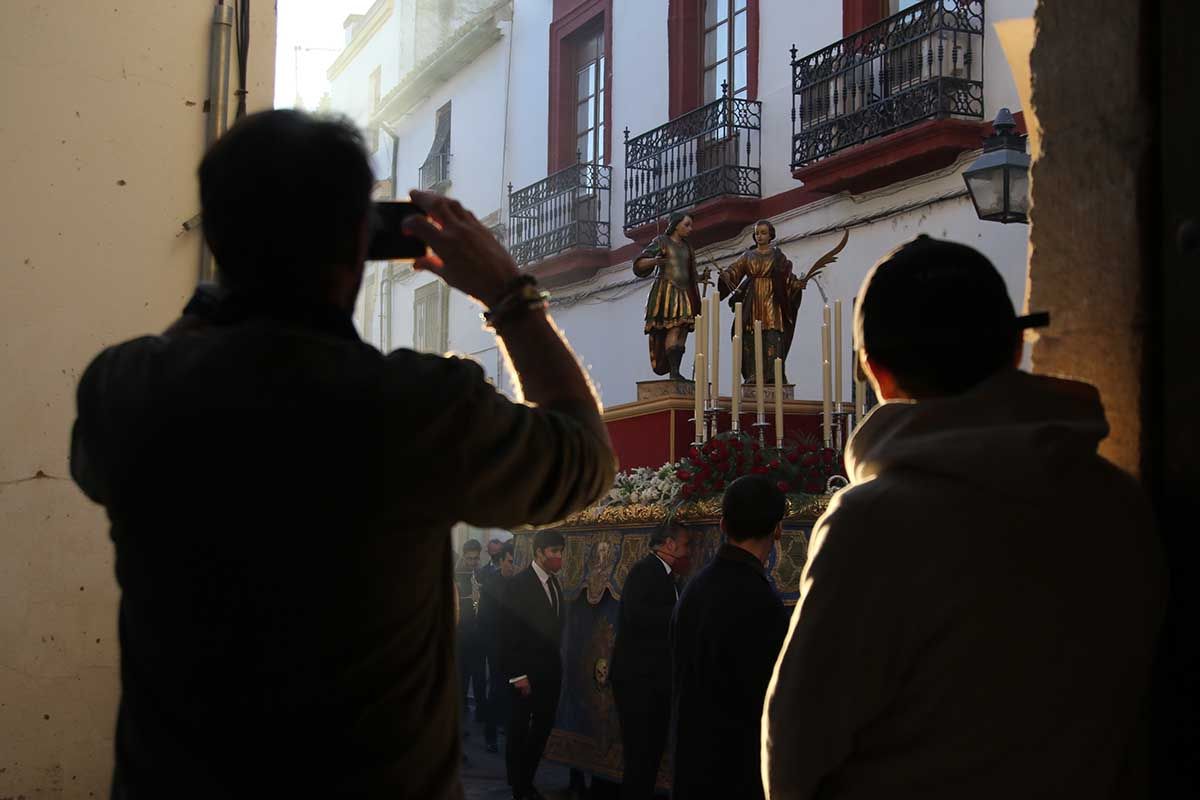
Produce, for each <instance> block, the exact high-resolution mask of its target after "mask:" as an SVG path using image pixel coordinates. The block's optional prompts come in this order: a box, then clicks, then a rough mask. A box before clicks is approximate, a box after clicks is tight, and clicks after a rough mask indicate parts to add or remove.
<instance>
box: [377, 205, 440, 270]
mask: <svg viewBox="0 0 1200 800" xmlns="http://www.w3.org/2000/svg"><path fill="white" fill-rule="evenodd" d="M424 213H425V212H423V211H421V209H419V208H417V206H415V205H413V204H412V203H409V202H405V201H402V200H396V201H389V202H380V203H372V204H371V241H370V243H369V244H368V245H367V260H368V261H398V260H411V259H414V258H420V257H421V256H423V255H425V253H426V246H425V242H423V241H421V240H420V239H418V238H416V237H415V236H406V235H404V233H403V231H402V230H401V227H400V226H401V223H403V222H404V219H405V218H406V217H409V216H412V215H413V214H424Z"/></svg>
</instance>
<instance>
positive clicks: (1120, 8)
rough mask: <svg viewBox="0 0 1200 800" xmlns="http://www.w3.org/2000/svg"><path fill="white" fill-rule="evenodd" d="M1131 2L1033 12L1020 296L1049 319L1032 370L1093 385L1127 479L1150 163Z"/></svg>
mask: <svg viewBox="0 0 1200 800" xmlns="http://www.w3.org/2000/svg"><path fill="white" fill-rule="evenodd" d="M1139 5H1140V4H1138V3H1130V2H1127V0H1095V2H1091V3H1056V2H1042V3H1039V5H1038V10H1037V17H1036V19H1037V25H1038V39H1037V43H1036V45H1035V47H1034V50H1033V53H1032V56H1031V63H1032V66H1033V74H1034V78H1033V103H1034V107H1035V108H1036V110H1037V116H1038V120H1039V122H1040V124H1041V127H1042V131H1043V136H1042V144H1041V149H1042V153H1041V154H1040V158H1038V159H1037V160H1036V161H1035V163H1034V167H1033V206H1034V207H1033V211H1032V231H1031V259H1030V266H1029V301H1028V302H1029V307H1030V308H1031V309H1034V310H1048V311H1050V312H1051V315H1052V320H1051V322H1052V324H1051V326H1050V327H1049V328H1048V329H1046V330H1045V331H1043V332H1042V334H1041V335H1040V337H1039V338H1038V339H1037V341H1036V343H1035V345H1034V348H1033V367H1034V370H1035V371H1037V372H1042V373H1050V374H1063V375H1070V376H1073V377H1077V378H1080V379H1083V380H1086V381H1088V382H1090V383H1093V384H1095V385H1096V386H1097V387H1098V388H1099V389H1100V392H1101V395H1102V396H1103V400H1104V405H1105V408H1106V411H1107V414H1108V421H1109V424H1110V425H1111V426H1112V433H1111V435H1110V436H1109V438H1108V439H1107V440H1106V441H1105V442H1104V443H1103V444H1102V446H1101V452H1102V453H1103V454H1104V455H1105V456H1106V457H1108V458H1109V459H1111V460H1113V461H1114V462H1116V463H1117V464H1119V465H1120V466H1121V467H1123V468H1125V469H1127V470H1129V471H1130V472H1133V473H1135V474H1137V473H1138V471H1139V469H1138V467H1139V464H1138V461H1139V457H1140V452H1141V448H1140V437H1141V423H1140V419H1141V416H1142V414H1141V411H1142V409H1141V405H1142V363H1143V348H1144V344H1143V340H1144V335H1145V317H1144V314H1143V312H1142V310H1141V309H1142V297H1141V295H1142V288H1143V270H1144V267H1143V263H1142V258H1143V256H1142V252H1143V246H1144V242H1143V235H1144V230H1143V226H1144V224H1145V223H1144V220H1143V219H1142V217H1141V214H1140V211H1139V206H1140V202H1139V194H1140V192H1141V188H1142V185H1143V180H1144V179H1145V176H1146V175H1147V170H1149V169H1150V168H1151V161H1150V159H1149V156H1150V152H1149V147H1150V145H1151V138H1150V134H1151V131H1150V121H1151V118H1150V113H1151V111H1152V108H1151V106H1150V105H1149V102H1148V96H1147V93H1146V92H1145V91H1144V88H1143V81H1144V72H1143V66H1144V65H1143V59H1142V55H1141V48H1142V46H1143V44H1142V40H1143V38H1144V35H1145V32H1144V30H1143V20H1142V18H1141V12H1140V10H1139V8H1138V6H1139Z"/></svg>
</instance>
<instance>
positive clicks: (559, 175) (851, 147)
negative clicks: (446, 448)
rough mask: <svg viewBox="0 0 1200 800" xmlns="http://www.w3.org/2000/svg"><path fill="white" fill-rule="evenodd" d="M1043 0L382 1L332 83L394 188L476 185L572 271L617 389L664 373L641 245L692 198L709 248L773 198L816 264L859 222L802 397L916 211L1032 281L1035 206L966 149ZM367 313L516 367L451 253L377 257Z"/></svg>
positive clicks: (735, 246) (560, 307)
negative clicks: (1016, 212) (993, 185)
mask: <svg viewBox="0 0 1200 800" xmlns="http://www.w3.org/2000/svg"><path fill="white" fill-rule="evenodd" d="M1034 5H1035V0H499V1H498V2H488V1H487V0H379V1H378V2H376V3H375V4H374V5H373V6H372V7H371V9H370V10H369V11H368V12H367V13H366V14H364V15H362V16H360V17H351V18H350V19H349V20H347V45H346V49H345V51H344V52H343V53H342V54H341V55H340V56H339V58H338V59H337V61H336V62H335V63H334V65H333V66H332V67H331V69H330V71H329V77H330V81H331V85H332V88H331V97H332V106H333V108H334V109H335V110H336V111H339V112H342V113H345V114H347V115H349V116H350V117H351V118H352V119H354V120H355V121H356V122H357V123H358V124H360V125H361V126H362V127H363V128H364V130H366V131H368V137H367V138H368V141H369V142H370V143H371V145H372V147H373V148H374V150H375V153H374V160H375V169H376V173H377V176H378V178H379V179H380V187H379V192H380V195H381V196H391V194H392V192H393V191H394V190H395V189H398V190H399V191H398V194H399V195H400V196H403V195H404V194H405V193H406V192H407V190H408V188H410V187H427V188H433V189H435V190H438V191H444V192H445V193H447V194H449V195H452V196H454V197H456V198H458V199H459V200H460V201H461V202H462V203H463V204H464V205H465V206H466V207H468V208H470V209H472V210H473V211H474V212H475V213H476V214H477V215H478V216H479V217H480V218H481V219H484V220H485V222H486V223H487V224H489V225H491V226H493V228H494V230H495V231H496V233H497V235H498V236H500V237H502V238H503V240H504V241H505V242H506V244H507V245H508V246H509V248H510V250H512V251H513V252H514V255H515V256H517V259H518V261H519V262H521V263H522V269H525V270H528V271H530V272H532V273H533V274H535V275H537V276H538V277H539V279H540V280H541V282H542V283H543V285H545V286H548V287H549V288H550V290H551V292H552V294H553V296H554V299H553V301H552V303H553V309H552V310H553V314H554V318H555V320H556V321H557V323H558V325H559V326H560V327H561V328H562V330H563V331H564V333H565V334H566V336H567V337H568V339H569V340H570V342H571V344H572V346H573V347H574V348H575V350H576V351H577V352H578V354H579V356H580V359H581V360H582V363H583V364H584V365H585V366H586V367H587V369H588V371H589V372H590V374H591V377H592V380H593V382H594V383H595V385H596V386H597V388H598V391H599V392H600V395H601V398H602V400H603V402H604V404H605V406H606V407H612V406H614V405H620V404H623V403H628V402H631V401H633V400H634V399H635V398H636V382H637V381H642V380H652V379H654V378H655V377H656V376H655V375H654V374H653V372H652V370H651V368H650V362H649V358H648V355H647V345H646V338H645V336H644V334H643V332H642V324H643V317H644V310H645V298H646V294H647V292H648V290H649V281H648V280H638V279H636V278H635V277H634V275H633V273H632V269H631V266H632V260H633V259H634V258H635V257H636V256H637V255H638V253H639V252H640V249H641V247H642V246H643V245H644V244H645V243H646V242H647V241H648V239H649V238H650V237H652V236H653V235H654V234H655V233H656V232H658V231H661V230H662V228H663V227H664V225H665V220H666V217H667V215H668V214H669V213H671V212H672V211H676V210H680V209H688V210H691V211H692V212H693V213H694V215H695V221H696V225H697V228H696V233H695V234H694V239H693V242H694V244H695V246H696V248H697V250H696V252H697V264H698V266H699V267H700V268H703V267H704V266H706V265H716V266H722V267H723V266H727V265H728V264H729V263H730V262H731V261H732V259H733V258H734V257H736V255H737V254H738V253H740V252H741V251H742V250H744V249H745V248H747V247H749V246H751V245H752V242H751V230H752V226H753V223H754V221H755V220H756V219H759V218H766V219H769V220H770V221H771V222H772V223H773V224H774V225H775V227H776V230H777V234H778V243H779V244H780V245H781V247H782V248H783V250H784V252H785V253H786V254H787V255H788V257H789V258H790V259H791V260H792V261H793V262H794V264H795V266H796V269H797V271H801V272H803V271H806V270H807V268H808V266H809V265H810V264H812V263H813V262H814V261H815V260H816V259H817V258H819V257H820V256H821V255H822V254H824V253H826V252H827V251H829V250H830V249H831V248H833V247H834V245H836V244H837V243H838V241H840V239H841V237H842V235H843V231H845V230H849V231H850V235H849V241H848V243H847V245H846V247H845V249H844V250H843V251H842V253H841V255H840V257H839V259H838V262H837V263H836V264H835V265H833V266H832V267H830V268H828V269H827V270H826V272H825V275H824V278H823V279H822V280H821V282H820V286H819V287H818V286H813V285H810V287H809V288H808V289H807V290H806V292H805V297H804V300H803V303H802V305H801V308H800V311H799V317H798V320H797V325H796V334H795V339H794V342H793V345H792V348H791V351H790V354H789V357H788V363H787V373H788V376H789V380H791V381H793V382H794V383H795V384H796V397H797V399H818V398H819V397H820V396H821V355H820V349H819V332H820V326H821V320H822V306H823V305H824V302H823V296H824V299H827V300H828V301H829V302H830V303H832V302H833V301H834V300H835V299H841V300H842V301H843V304H844V308H845V311H846V313H845V314H844V315H843V330H842V339H841V340H842V342H843V347H844V349H845V351H846V352H845V358H844V359H843V361H844V363H845V364H847V365H849V364H850V363H852V362H851V361H850V359H849V349H850V347H851V333H850V326H851V315H850V313H849V312H850V305H851V302H852V299H853V297H854V295H855V293H856V292H857V290H858V288H859V285H860V283H861V281H862V279H863V277H864V275H865V274H866V272H867V270H868V269H869V268H870V266H871V265H872V264H873V263H874V262H875V261H876V260H877V259H878V258H879V257H880V256H881V255H882V254H884V253H885V252H887V251H888V250H890V249H892V248H893V247H895V246H896V245H898V244H900V243H902V242H904V241H907V240H909V239H911V238H912V237H914V236H916V235H917V234H918V233H928V234H929V235H931V236H935V237H943V238H949V239H954V240H957V241H960V242H964V243H966V244H970V245H972V246H974V247H977V248H978V249H980V250H981V251H983V252H984V253H985V254H986V255H987V256H988V257H989V258H990V259H991V260H992V262H993V263H994V264H995V265H996V266H997V268H998V269H999V270H1000V272H1001V274H1002V275H1003V276H1004V279H1005V281H1006V283H1007V285H1008V288H1009V292H1010V295H1011V297H1012V299H1013V302H1014V304H1015V305H1016V306H1017V307H1018V308H1020V307H1021V306H1022V305H1023V302H1024V296H1025V281H1026V275H1025V269H1026V266H1025V265H1026V255H1027V252H1026V251H1027V248H1028V230H1027V228H1026V227H1025V226H1024V225H1000V224H997V223H992V222H983V221H980V220H979V219H978V218H977V216H976V214H975V211H974V207H973V205H972V203H971V199H970V197H969V196H968V195H967V194H966V192H965V185H964V182H963V179H962V172H963V170H964V169H965V167H966V166H967V165H969V164H970V162H971V161H972V160H973V159H974V158H975V157H976V156H977V155H978V153H979V150H980V148H981V146H982V138H983V136H985V135H986V134H987V133H989V132H990V131H991V124H990V123H991V120H992V119H993V118H994V117H995V116H996V113H997V112H998V111H999V109H1000V108H1002V107H1007V108H1010V109H1011V110H1012V111H1013V112H1014V113H1016V114H1017V118H1018V121H1019V122H1021V119H1022V115H1021V114H1020V113H1019V112H1020V102H1019V99H1018V95H1017V90H1016V87H1015V86H1014V83H1013V79H1012V76H1011V73H1010V71H1009V68H1008V66H1007V64H1006V62H1005V59H1004V54H1003V52H1002V49H1001V47H1000V44H999V42H998V41H997V38H996V35H995V32H994V29H993V27H992V23H994V22H996V21H999V20H1002V19H1007V18H1013V17H1028V16H1030V15H1032V13H1033V10H1034ZM793 47H794V48H795V49H794V50H793ZM723 84H726V86H724V87H723ZM626 129H628V134H626ZM510 186H511V191H510ZM356 324H358V326H359V328H360V331H361V332H362V333H363V335H364V338H366V339H367V340H368V341H371V342H372V343H374V344H376V345H377V346H379V347H380V348H381V349H385V350H386V349H391V348H396V347H415V348H417V349H422V350H430V351H439V352H441V351H453V352H457V353H462V354H470V355H471V356H473V357H474V358H476V359H477V360H478V361H479V362H480V363H481V364H482V365H483V366H484V368H485V370H487V372H488V374H489V376H490V377H491V378H493V379H494V380H495V381H496V383H497V385H498V386H499V387H500V388H502V389H505V390H507V389H508V388H509V387H508V383H509V381H508V376H507V375H506V374H505V366H504V364H503V362H502V359H501V356H500V351H499V349H498V348H497V346H496V341H495V339H494V337H493V336H492V335H491V334H490V333H489V332H487V331H486V330H484V329H483V328H482V326H481V324H480V320H479V308H478V307H477V306H475V305H474V304H473V303H472V302H471V301H469V300H467V299H466V298H465V297H462V296H461V295H458V294H457V293H452V292H449V291H448V290H447V289H446V288H445V287H444V286H443V285H442V284H441V283H440V282H439V281H437V280H436V279H435V278H434V277H433V276H432V275H428V274H425V273H420V272H413V271H412V270H411V269H409V268H407V267H404V266H400V265H386V264H371V265H369V267H368V271H367V275H366V277H365V279H364V290H363V293H362V297H361V298H360V301H359V308H358V310H357V313H356ZM692 346H693V344H692V343H691V342H689V351H691V349H692ZM725 353H726V355H727V354H728V350H726V351H725ZM722 372H723V374H722V376H721V383H722V385H723V387H725V391H726V392H727V391H728V386H729V377H728V375H729V372H728V362H726V364H725V366H724V367H723V370H722ZM841 380H842V388H843V396H844V397H846V398H849V396H850V391H851V386H850V385H851V381H852V376H851V375H850V373H849V369H848V367H847V369H846V370H845V371H843V373H842V376H841Z"/></svg>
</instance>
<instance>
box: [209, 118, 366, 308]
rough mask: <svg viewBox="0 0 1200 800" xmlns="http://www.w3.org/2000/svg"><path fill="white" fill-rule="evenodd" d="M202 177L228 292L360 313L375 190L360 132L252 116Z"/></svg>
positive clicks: (331, 123) (213, 153)
mask: <svg viewBox="0 0 1200 800" xmlns="http://www.w3.org/2000/svg"><path fill="white" fill-rule="evenodd" d="M199 174H200V205H201V211H202V213H203V220H204V222H203V224H204V236H205V238H206V239H207V240H208V244H209V247H210V248H211V249H212V252H213V256H214V257H215V258H216V261H217V268H218V272H219V275H220V278H221V283H222V284H223V285H225V286H226V287H227V288H229V289H233V290H240V291H247V292H269V293H270V294H271V295H272V296H275V297H279V296H285V297H286V296H295V297H297V298H304V299H308V300H330V301H333V302H335V303H337V304H338V305H341V306H342V307H344V308H347V310H349V308H352V307H353V303H354V297H355V295H357V293H358V283H359V281H360V280H361V278H362V263H363V259H364V258H365V255H366V244H367V219H368V213H369V209H370V197H371V188H372V186H373V185H374V176H373V174H372V172H371V165H370V162H369V161H368V159H367V154H366V151H365V149H364V148H363V142H362V138H361V136H360V135H359V133H358V131H357V130H356V129H355V128H354V126H353V125H351V124H350V123H348V122H345V121H339V120H333V119H325V118H317V117H313V116H310V115H308V114H305V113H303V112H299V111H264V112H261V113H258V114H251V115H249V116H247V117H245V118H243V119H242V120H241V121H240V122H238V123H237V124H236V125H234V126H233V127H232V128H231V129H230V130H229V132H228V133H226V134H225V135H224V136H222V137H221V138H220V139H219V140H218V141H217V142H216V144H214V145H213V146H212V148H210V149H209V151H208V153H207V154H206V155H205V156H204V160H203V161H202V162H201V163H200V171H199ZM347 295H348V297H347Z"/></svg>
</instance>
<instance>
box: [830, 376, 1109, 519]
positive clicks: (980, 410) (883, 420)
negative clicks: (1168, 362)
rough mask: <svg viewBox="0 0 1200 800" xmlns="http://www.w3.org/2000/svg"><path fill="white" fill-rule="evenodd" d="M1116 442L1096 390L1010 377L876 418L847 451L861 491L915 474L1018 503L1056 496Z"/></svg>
mask: <svg viewBox="0 0 1200 800" xmlns="http://www.w3.org/2000/svg"><path fill="white" fill-rule="evenodd" d="M1107 435H1108V423H1107V421H1106V420H1105V418H1104V407H1103V406H1102V405H1101V403H1100V394H1099V392H1097V391H1096V389H1095V387H1093V386H1091V385H1089V384H1086V383H1079V382H1077V381H1068V380H1062V379H1059V378H1050V377H1046V376H1042V375H1030V374H1029V373H1026V372H1021V371H1020V370H1016V369H1012V370H1005V371H1003V372H1001V373H999V374H997V375H995V376H993V377H991V378H989V379H987V380H986V381H984V382H983V383H981V384H979V385H978V386H976V387H975V388H973V389H972V390H971V391H969V392H966V393H965V394H961V395H955V396H953V397H945V398H938V399H934V400H922V401H919V402H913V401H893V402H888V403H884V404H883V405H881V406H879V407H878V408H876V409H875V410H874V411H872V412H871V413H870V414H869V415H867V417H866V419H864V420H863V422H862V424H861V425H860V426H859V427H858V429H857V430H855V432H854V434H853V435H852V436H851V437H850V441H849V443H848V444H847V446H846V468H847V471H848V474H849V475H850V478H851V481H852V482H853V483H862V482H865V481H868V480H871V479H872V478H875V477H877V476H879V475H881V474H883V473H885V472H889V471H893V470H905V471H910V470H911V471H915V472H920V473H926V474H929V475H937V476H940V477H943V478H945V479H948V480H951V481H954V482H958V483H965V484H971V485H975V486H978V487H981V488H984V489H986V490H988V491H992V492H997V493H1000V494H1004V495H1008V496H1014V497H1020V496H1025V497H1038V496H1047V495H1050V494H1052V493H1054V491H1055V488H1054V484H1055V483H1056V482H1057V481H1059V480H1061V479H1062V478H1063V477H1064V475H1067V474H1068V473H1069V470H1071V468H1072V467H1073V466H1075V465H1076V464H1078V463H1080V462H1081V461H1083V460H1085V459H1090V458H1095V456H1096V448H1097V447H1098V445H1099V444H1100V441H1101V440H1102V439H1104V437H1105V436H1107Z"/></svg>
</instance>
